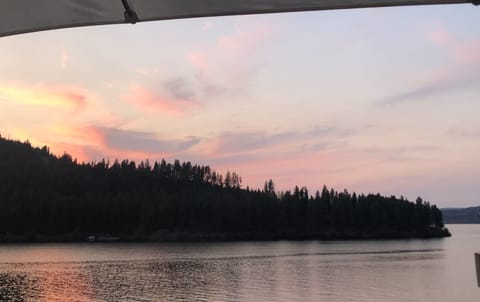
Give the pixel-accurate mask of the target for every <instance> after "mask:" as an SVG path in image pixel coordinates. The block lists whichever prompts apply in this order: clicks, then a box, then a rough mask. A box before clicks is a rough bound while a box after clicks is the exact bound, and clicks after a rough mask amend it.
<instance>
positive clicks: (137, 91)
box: [123, 82, 200, 115]
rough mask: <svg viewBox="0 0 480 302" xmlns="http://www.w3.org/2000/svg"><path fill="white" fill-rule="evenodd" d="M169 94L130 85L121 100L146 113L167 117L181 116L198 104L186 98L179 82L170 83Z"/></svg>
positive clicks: (186, 93)
mask: <svg viewBox="0 0 480 302" xmlns="http://www.w3.org/2000/svg"><path fill="white" fill-rule="evenodd" d="M166 86H167V87H169V92H164V91H156V90H153V89H149V88H147V87H146V86H143V85H140V84H132V85H130V86H129V88H128V92H127V94H126V95H124V96H123V99H124V100H126V101H127V102H129V103H130V104H132V105H134V106H136V107H140V108H142V109H144V110H146V111H148V112H150V111H152V110H153V111H156V112H161V113H164V114H168V115H182V114H184V113H186V112H187V111H189V110H192V109H194V108H198V107H199V106H200V104H199V103H198V102H196V101H194V100H191V99H188V98H181V96H187V95H188V94H189V91H188V90H187V88H186V86H185V85H183V84H182V83H181V82H177V83H170V84H167V85H166Z"/></svg>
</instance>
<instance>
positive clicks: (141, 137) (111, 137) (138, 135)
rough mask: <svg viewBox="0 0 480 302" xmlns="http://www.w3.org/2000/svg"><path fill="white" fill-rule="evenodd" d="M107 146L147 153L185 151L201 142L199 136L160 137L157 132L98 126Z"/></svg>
mask: <svg viewBox="0 0 480 302" xmlns="http://www.w3.org/2000/svg"><path fill="white" fill-rule="evenodd" d="M97 130H98V131H99V132H100V133H101V134H102V136H103V138H104V142H105V144H106V146H108V147H109V148H112V149H115V150H121V151H143V152H146V153H152V154H156V153H176V152H183V151H185V150H188V149H189V148H191V147H193V146H194V145H196V144H198V143H199V142H200V139H199V138H198V137H187V138H185V139H167V140H166V139H160V138H158V137H157V135H156V134H155V133H151V132H142V131H134V130H124V129H117V128H98V129H97Z"/></svg>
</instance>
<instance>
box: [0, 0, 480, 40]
mask: <svg viewBox="0 0 480 302" xmlns="http://www.w3.org/2000/svg"><path fill="white" fill-rule="evenodd" d="M479 2H480V0H36V1H32V0H1V1H0V37H1V36H8V35H14V34H20V33H27V32H34V31H41V30H48V29H57V28H67V27H77V26H89V25H102V24H120V23H136V22H143V21H154V20H167V19H179V18H194V17H209V16H226V15H243V14H261V13H276V12H292V11H308V10H327V9H347V8H364V7H379V6H401V5H428V4H460V3H473V4H476V5H477V4H479Z"/></svg>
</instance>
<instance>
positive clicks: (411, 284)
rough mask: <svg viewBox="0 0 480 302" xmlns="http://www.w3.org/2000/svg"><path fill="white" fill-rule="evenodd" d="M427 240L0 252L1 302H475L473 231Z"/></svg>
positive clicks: (11, 248) (479, 241) (477, 234)
mask: <svg viewBox="0 0 480 302" xmlns="http://www.w3.org/2000/svg"><path fill="white" fill-rule="evenodd" d="M447 227H448V228H449V229H450V231H451V232H452V234H453V237H451V238H446V239H428V240H382V241H327V242H325V241H273V242H268V241H267V242H221V243H219V242H214V243H74V244H71V243H65V244H4V245H0V300H1V301H369V302H371V301H382V302H383V301H402V302H405V301H422V302H430V301H432V302H433V301H435V302H438V301H459V302H460V301H462V302H469V301H472V302H474V301H475V302H478V301H480V288H478V287H477V283H476V275H475V265H474V252H475V251H479V252H480V225H449V226H447Z"/></svg>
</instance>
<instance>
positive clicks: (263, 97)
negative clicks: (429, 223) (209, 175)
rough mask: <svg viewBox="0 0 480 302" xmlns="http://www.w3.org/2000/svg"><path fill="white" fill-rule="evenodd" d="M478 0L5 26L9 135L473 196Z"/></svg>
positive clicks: (2, 86) (478, 185) (297, 181)
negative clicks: (13, 29) (35, 28)
mask: <svg viewBox="0 0 480 302" xmlns="http://www.w3.org/2000/svg"><path fill="white" fill-rule="evenodd" d="M479 80H480V8H479V7H474V6H472V5H468V4H465V5H446V6H425V7H422V6H420V7H395V8H370V9H354V10H335V11H317V12H297V13H282V14H267V15H251V16H229V17H214V18H197V19H184V20H170V21H158V22H146V23H139V24H135V25H131V24H123V25H107V26H94V27H82V28H72V29H61V30H53V31H44V32H37V33H30V34H22V35H15V36H9V37H4V38H0V108H1V110H0V134H1V135H2V136H3V137H7V138H11V139H17V140H21V141H25V140H29V141H30V142H31V143H32V145H34V146H43V145H47V146H49V147H50V150H51V151H52V152H53V153H54V154H57V155H62V154H63V153H65V152H66V153H69V154H71V155H72V156H73V157H74V158H77V159H78V160H79V161H85V162H90V161H100V160H102V159H105V160H109V161H110V162H113V160H115V159H119V160H121V159H130V160H135V161H137V162H139V161H141V160H145V159H149V160H150V162H153V161H155V160H160V159H162V158H165V159H166V160H168V161H173V160H174V159H179V160H181V161H191V162H192V163H197V164H202V165H210V166H211V167H212V168H213V169H215V170H216V171H218V172H221V173H225V172H226V171H227V170H230V171H236V172H237V173H239V174H240V175H241V176H242V178H243V186H244V187H246V186H247V185H248V186H250V187H252V188H257V187H263V183H264V181H265V180H268V179H270V178H271V179H273V180H274V182H275V185H276V189H277V190H287V189H292V188H293V187H294V186H295V185H299V186H306V187H307V188H308V189H309V190H310V193H313V192H314V191H315V190H317V189H321V188H322V186H323V185H324V184H325V185H327V186H328V187H334V188H335V189H337V190H343V189H347V190H348V191H350V192H353V191H355V192H357V193H377V192H379V193H381V194H384V195H396V196H400V195H403V196H405V197H407V198H409V199H410V200H414V199H415V198H416V197H417V196H421V197H422V198H423V199H425V200H428V201H430V202H432V203H435V204H437V205H439V206H440V207H464V206H473V205H479V204H480V190H479V189H480V118H479V115H480V85H479V84H478V83H479Z"/></svg>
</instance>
